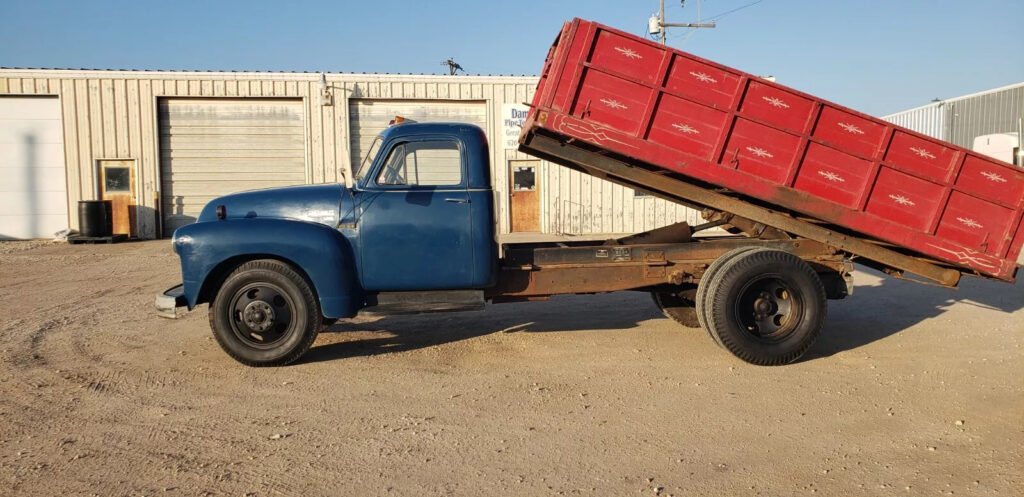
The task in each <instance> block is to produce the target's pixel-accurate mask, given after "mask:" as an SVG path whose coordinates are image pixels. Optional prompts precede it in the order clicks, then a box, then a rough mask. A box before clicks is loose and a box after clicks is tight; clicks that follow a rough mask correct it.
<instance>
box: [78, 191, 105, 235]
mask: <svg viewBox="0 0 1024 497" xmlns="http://www.w3.org/2000/svg"><path fill="white" fill-rule="evenodd" d="M111 210H112V209H111V205H110V201H109V200H82V201H79V202H78V228H79V229H78V231H79V233H81V234H82V235H84V236H110V234H111V233H112V232H113V231H114V220H113V219H112V217H111V215H110V211H111Z"/></svg>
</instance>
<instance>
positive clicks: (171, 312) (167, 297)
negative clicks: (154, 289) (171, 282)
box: [155, 285, 188, 319]
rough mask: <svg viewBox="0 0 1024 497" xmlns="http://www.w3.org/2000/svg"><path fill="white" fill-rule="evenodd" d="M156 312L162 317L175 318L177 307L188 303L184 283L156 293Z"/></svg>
mask: <svg viewBox="0 0 1024 497" xmlns="http://www.w3.org/2000/svg"><path fill="white" fill-rule="evenodd" d="M155 305H156V314H157V315H158V316H160V317H162V318H168V319H177V318H178V308H179V307H185V306H186V305H188V301H187V300H185V287H184V285H177V286H172V287H171V288H168V289H167V290H164V292H163V293H158V294H156V302H155Z"/></svg>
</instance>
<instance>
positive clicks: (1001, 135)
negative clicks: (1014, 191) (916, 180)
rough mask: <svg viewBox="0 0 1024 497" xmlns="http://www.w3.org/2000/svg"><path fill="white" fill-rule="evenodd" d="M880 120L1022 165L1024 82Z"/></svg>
mask: <svg viewBox="0 0 1024 497" xmlns="http://www.w3.org/2000/svg"><path fill="white" fill-rule="evenodd" d="M882 119H885V120H886V121H889V122H891V123H894V124H898V125H900V126H905V127H907V128H910V129H912V130H914V131H917V132H919V133H924V134H926V135H928V136H931V137H933V138H938V139H940V140H945V141H948V142H952V143H955V144H957V145H959V146H961V147H966V148H970V149H973V150H975V151H977V152H982V153H985V154H988V155H990V156H992V157H995V158H997V159H999V160H1002V161H1005V162H1009V163H1011V164H1013V163H1015V164H1017V165H1024V163H1022V162H1021V156H1020V153H1019V152H1020V145H1021V143H1020V140H1021V133H1022V130H1021V127H1022V120H1024V83H1017V84H1014V85H1009V86H1004V87H1002V88H995V89H992V90H987V91H983V92H979V93H972V94H970V95H964V96H962V97H956V98H950V99H946V100H936V101H933V102H932V103H930V104H928V105H923V106H921V107H915V108H913V109H910V110H905V111H903V112H897V113H895V114H891V115H888V116H884V117H883V118H882Z"/></svg>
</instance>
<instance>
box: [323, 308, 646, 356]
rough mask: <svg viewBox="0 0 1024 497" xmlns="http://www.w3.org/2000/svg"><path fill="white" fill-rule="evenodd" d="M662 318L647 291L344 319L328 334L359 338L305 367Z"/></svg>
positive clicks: (327, 348) (327, 347)
mask: <svg viewBox="0 0 1024 497" xmlns="http://www.w3.org/2000/svg"><path fill="white" fill-rule="evenodd" d="M659 318H663V316H662V314H661V311H660V310H658V308H657V307H656V306H655V305H654V302H653V301H652V299H651V297H650V295H649V294H648V293H646V292H617V293H610V294H599V295H563V296H558V297H553V298H552V299H551V300H549V301H543V302H523V303H509V304H497V305H488V306H487V309H486V310H485V311H474V312H459V313H438V314H419V315H412V316H388V317H384V318H381V319H378V320H375V321H362V320H358V319H357V320H343V321H340V322H338V323H336V324H335V325H333V326H331V327H330V328H329V329H328V331H327V333H333V332H341V333H353V332H354V333H356V334H357V338H356V339H354V340H348V341H343V342H336V343H328V344H324V345H320V346H314V347H313V348H312V349H310V351H309V352H308V353H307V354H306V356H305V358H304V362H305V361H308V362H316V361H329V360H334V359H343V358H346V357H354V356H370V355H377V354H386V353H392V352H402V351H407V350H415V349H421V348H426V347H432V346H435V345H441V344H445V343H451V342H458V341H460V340H467V339H471V338H475V337H479V336H483V335H489V334H492V333H499V332H502V333H515V332H551V331H580V332H584V330H586V331H600V330H630V329H633V328H636V327H637V326H638V325H639V323H641V322H643V321H648V320H651V319H659Z"/></svg>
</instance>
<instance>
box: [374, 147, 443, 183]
mask: <svg viewBox="0 0 1024 497" xmlns="http://www.w3.org/2000/svg"><path fill="white" fill-rule="evenodd" d="M461 183H462V156H461V155H460V153H459V145H458V143H456V142H454V141H451V140H431V141H415V142H405V143H400V144H398V145H396V146H395V147H394V148H392V149H391V154H390V155H389V156H388V158H387V160H386V161H385V162H384V167H383V168H381V171H380V174H379V175H377V184H378V185H388V186H395V185H405V186H452V185H458V184H461Z"/></svg>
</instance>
